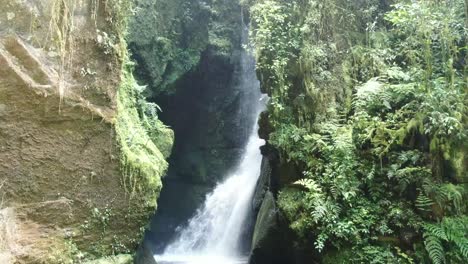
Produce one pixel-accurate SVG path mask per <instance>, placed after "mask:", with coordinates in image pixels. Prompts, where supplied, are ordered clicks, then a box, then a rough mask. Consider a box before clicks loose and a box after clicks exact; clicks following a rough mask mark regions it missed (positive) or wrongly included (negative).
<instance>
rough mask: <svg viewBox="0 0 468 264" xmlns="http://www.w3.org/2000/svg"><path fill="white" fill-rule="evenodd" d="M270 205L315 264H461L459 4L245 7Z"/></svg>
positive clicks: (364, 0)
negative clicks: (271, 185) (269, 171)
mask: <svg viewBox="0 0 468 264" xmlns="http://www.w3.org/2000/svg"><path fill="white" fill-rule="evenodd" d="M243 4H244V5H246V6H248V7H249V8H250V16H251V22H252V29H251V37H252V40H253V42H254V44H255V52H256V57H257V62H258V75H259V77H260V80H261V82H262V89H263V90H264V92H267V93H268V94H269V95H270V97H271V101H270V104H269V108H268V116H267V117H266V118H267V119H268V120H267V121H268V123H269V126H270V127H271V131H270V132H271V133H270V135H269V144H271V145H273V146H274V147H275V148H276V149H277V150H278V151H279V153H280V155H281V161H282V163H284V164H289V165H292V166H294V167H295V168H296V170H297V171H299V172H300V173H298V175H293V176H291V175H282V177H284V178H286V179H292V180H289V184H286V185H285V186H283V188H282V191H281V192H280V193H279V195H278V204H279V207H280V209H281V211H282V213H283V214H284V216H285V217H286V219H287V221H288V222H289V224H290V228H291V229H292V230H293V231H294V233H295V234H296V235H297V237H298V241H296V242H297V243H296V246H297V247H302V248H307V249H310V251H314V255H315V256H316V257H317V259H319V260H320V261H321V262H323V263H431V262H432V263H467V262H468V215H467V209H468V208H467V203H466V199H467V198H468V191H467V183H468V182H467V179H468V175H467V172H466V171H467V164H468V162H467V157H466V150H467V146H468V143H467V142H468V141H467V139H468V138H467V137H468V134H467V133H468V132H467V127H468V126H467V118H468V111H467V104H466V103H467V99H468V98H467V85H466V81H467V75H466V73H467V72H466V71H467V68H466V59H467V47H466V36H467V34H466V33H467V32H466V26H467V24H466V23H467V22H466V21H467V20H466V8H467V7H466V3H465V2H464V1H462V0H447V1H435V0H421V1H405V0H395V1H383V0H382V1H379V0H360V1H345V0H334V1H317V0H250V1H248V0H246V1H243Z"/></svg>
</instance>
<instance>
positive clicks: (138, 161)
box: [115, 61, 174, 207]
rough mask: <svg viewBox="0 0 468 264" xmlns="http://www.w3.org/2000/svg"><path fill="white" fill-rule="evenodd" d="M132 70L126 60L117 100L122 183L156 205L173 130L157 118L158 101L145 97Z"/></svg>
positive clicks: (131, 191) (117, 128)
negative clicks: (147, 99) (154, 102)
mask: <svg viewBox="0 0 468 264" xmlns="http://www.w3.org/2000/svg"><path fill="white" fill-rule="evenodd" d="M132 70H133V65H132V64H131V62H129V61H126V63H125V64H124V66H123V70H122V76H121V84H120V87H119V92H118V100H117V108H118V116H117V122H116V125H115V127H116V132H117V139H118V142H119V144H120V164H121V170H122V172H123V175H124V177H123V178H122V183H123V185H124V186H125V188H126V189H127V190H128V192H129V193H130V195H131V196H132V197H135V196H137V197H139V198H142V197H141V196H143V197H144V201H145V202H146V204H147V206H150V207H155V206H156V200H157V198H158V195H159V192H160V191H161V188H162V184H161V178H162V177H163V176H164V173H165V172H166V170H167V167H168V164H167V162H166V160H165V158H167V157H168V156H169V154H170V150H171V148H172V142H173V139H174V134H173V132H172V130H170V129H169V128H167V127H166V126H164V124H163V123H162V122H161V121H159V120H158V117H157V111H158V107H157V105H155V104H153V103H149V102H147V101H146V100H145V98H144V97H143V95H142V92H143V89H144V87H142V86H140V85H138V84H137V82H136V81H135V78H134V77H133V74H132Z"/></svg>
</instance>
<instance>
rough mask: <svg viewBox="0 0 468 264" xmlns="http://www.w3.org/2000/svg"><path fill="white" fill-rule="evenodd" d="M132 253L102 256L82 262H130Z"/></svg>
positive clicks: (87, 263) (127, 263)
mask: <svg viewBox="0 0 468 264" xmlns="http://www.w3.org/2000/svg"><path fill="white" fill-rule="evenodd" d="M132 263H133V257H132V255H117V256H113V257H104V258H101V259H97V260H93V261H88V262H85V263H83V264H132Z"/></svg>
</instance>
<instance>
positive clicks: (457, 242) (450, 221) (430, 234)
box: [423, 216, 468, 263]
mask: <svg viewBox="0 0 468 264" xmlns="http://www.w3.org/2000/svg"><path fill="white" fill-rule="evenodd" d="M467 234H468V217H467V216H460V217H445V218H443V219H442V221H441V222H440V223H438V224H430V223H426V224H424V234H423V236H424V245H425V247H426V250H427V252H428V254H429V256H430V258H431V260H432V261H433V262H434V263H445V262H446V259H449V260H450V263H457V262H462V261H463V260H467V259H468V237H467ZM446 255H447V256H446Z"/></svg>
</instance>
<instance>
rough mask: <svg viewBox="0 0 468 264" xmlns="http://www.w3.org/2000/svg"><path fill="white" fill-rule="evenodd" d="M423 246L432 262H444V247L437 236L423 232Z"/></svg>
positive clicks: (438, 263)
mask: <svg viewBox="0 0 468 264" xmlns="http://www.w3.org/2000/svg"><path fill="white" fill-rule="evenodd" d="M424 246H425V247H426V250H427V252H428V253H429V257H430V258H431V260H432V262H434V264H442V263H445V254H444V247H443V246H442V242H441V241H440V239H439V238H438V237H436V236H432V235H427V234H424Z"/></svg>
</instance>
